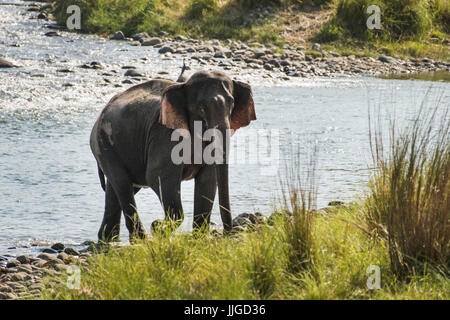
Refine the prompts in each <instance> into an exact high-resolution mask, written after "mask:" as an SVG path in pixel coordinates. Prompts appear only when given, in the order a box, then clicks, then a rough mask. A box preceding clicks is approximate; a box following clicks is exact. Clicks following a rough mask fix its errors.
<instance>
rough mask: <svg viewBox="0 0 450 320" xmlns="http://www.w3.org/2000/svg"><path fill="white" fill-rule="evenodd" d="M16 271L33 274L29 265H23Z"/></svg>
mask: <svg viewBox="0 0 450 320" xmlns="http://www.w3.org/2000/svg"><path fill="white" fill-rule="evenodd" d="M17 271H19V272H25V273H33V269H32V267H31V265H29V264H23V265H20V266H18V267H17Z"/></svg>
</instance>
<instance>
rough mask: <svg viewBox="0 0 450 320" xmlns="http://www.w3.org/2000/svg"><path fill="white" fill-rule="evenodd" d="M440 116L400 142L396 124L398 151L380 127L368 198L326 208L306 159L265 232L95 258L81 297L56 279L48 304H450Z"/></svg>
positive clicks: (165, 243) (142, 246) (147, 246)
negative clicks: (376, 274)
mask: <svg viewBox="0 0 450 320" xmlns="http://www.w3.org/2000/svg"><path fill="white" fill-rule="evenodd" d="M436 110H437V109H436ZM436 110H435V111H434V112H432V113H431V115H430V116H428V117H425V118H424V117H423V115H424V114H423V113H420V114H419V115H418V116H417V118H416V120H415V121H412V124H411V125H410V126H408V127H407V128H405V129H404V130H403V131H401V133H400V134H399V135H397V132H398V131H397V129H396V126H395V122H394V123H392V125H391V128H390V129H391V136H390V137H391V140H390V145H385V144H384V143H383V141H382V135H381V132H383V131H382V130H381V129H382V128H381V127H380V126H379V124H377V123H375V124H376V125H375V129H372V130H371V139H370V140H371V142H372V147H373V148H372V149H373V156H374V161H375V166H376V170H375V171H374V174H373V176H372V178H371V181H370V191H369V194H368V196H367V198H366V200H364V201H360V202H355V203H352V204H350V205H343V206H337V207H333V208H329V209H326V210H320V211H316V210H314V203H315V198H316V188H315V181H314V172H315V165H314V164H315V163H314V162H312V163H311V164H310V165H309V171H308V172H307V174H306V177H305V176H304V175H301V174H299V173H298V172H299V170H298V164H299V163H298V162H296V163H295V164H294V166H292V167H291V168H290V169H289V171H288V172H286V177H289V179H288V180H284V181H282V183H281V184H282V189H283V195H284V196H283V198H282V200H283V201H282V202H281V203H282V205H281V208H280V209H278V211H276V212H275V213H273V214H272V215H271V217H270V218H269V219H268V220H267V222H266V223H265V224H263V225H260V226H259V227H257V228H256V229H254V230H248V231H246V232H241V233H238V234H235V235H233V236H225V237H224V236H221V235H220V234H217V232H212V233H206V232H200V233H195V234H186V233H181V234H180V233H178V234H170V233H164V232H162V233H159V234H156V235H154V236H153V237H152V238H151V239H149V240H146V241H144V242H141V243H138V244H135V245H132V246H128V247H123V248H116V249H111V250H109V252H107V253H99V254H97V255H95V256H94V257H93V258H92V259H91V261H90V263H89V266H88V267H83V271H82V278H81V288H80V289H79V290H71V289H68V288H67V287H66V286H65V283H66V281H65V279H52V278H50V279H49V280H48V282H47V287H46V289H45V290H44V291H43V295H44V298H45V299H446V300H448V299H450V281H448V276H449V270H450V269H449V268H450V259H449V258H450V241H449V240H450V228H449V215H450V202H449V196H450V179H449V174H450V144H449V141H450V139H449V134H450V132H449V126H450V124H449V121H448V112H447V113H444V114H440V113H439V112H437V111H436ZM380 117H381V115H380ZM420 119H422V120H420ZM437 119H441V120H440V121H437ZM385 150H388V151H387V152H386V153H385ZM313 159H314V157H313ZM370 266H377V267H379V268H380V269H379V270H380V272H381V288H380V289H379V290H371V289H369V288H368V286H367V283H368V279H369V277H370V276H372V275H373V271H371V269H368V268H369V267H370ZM369 283H370V281H369Z"/></svg>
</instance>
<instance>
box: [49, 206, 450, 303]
mask: <svg viewBox="0 0 450 320" xmlns="http://www.w3.org/2000/svg"><path fill="white" fill-rule="evenodd" d="M362 208H363V207H362V206H360V205H358V204H353V205H351V206H348V207H339V208H335V209H332V210H329V211H328V212H327V213H326V214H324V213H321V214H316V215H314V218H313V220H312V229H311V235H312V236H313V244H312V245H313V246H312V248H310V250H311V260H309V262H308V263H306V264H305V263H302V264H298V265H297V266H300V265H302V268H292V266H295V264H296V263H299V262H302V260H301V258H300V257H302V256H303V254H302V252H304V251H299V253H300V254H293V253H294V251H293V250H294V248H297V249H299V250H305V248H303V247H302V246H301V245H299V243H297V242H291V241H290V240H293V239H295V238H294V237H292V238H290V237H289V236H288V235H289V233H288V232H289V231H288V230H292V229H291V228H292V226H289V227H288V226H287V225H286V224H287V223H289V222H288V221H289V220H287V219H283V218H281V217H280V219H279V220H278V221H276V223H275V225H274V226H269V225H266V226H263V227H262V228H259V229H258V230H256V231H254V232H248V233H242V234H240V235H238V236H236V237H233V238H230V237H228V238H224V237H213V236H193V235H190V234H182V235H173V236H171V237H154V238H152V239H151V240H149V241H148V242H145V243H143V244H140V245H134V246H130V247H126V248H121V249H115V250H111V251H110V252H109V253H107V254H99V255H97V256H96V257H95V258H94V259H93V260H92V261H91V263H90V266H89V269H86V268H83V271H82V273H81V289H80V290H70V289H67V287H66V286H65V279H63V281H61V283H60V284H58V283H59V282H54V281H50V282H49V284H48V288H47V289H46V290H45V291H44V298H45V299H449V298H450V295H449V293H450V282H449V281H448V278H446V276H445V275H443V274H441V273H438V272H435V271H432V270H427V271H426V272H424V273H421V274H412V275H411V276H410V277H409V279H408V281H399V280H398V278H397V276H396V275H395V274H394V273H393V272H392V271H391V269H390V260H389V245H388V241H387V240H385V239H378V240H377V241H375V240H374V239H372V238H371V237H370V236H368V234H367V232H366V231H365V230H364V228H363V227H361V225H362V224H363V221H364V213H363V211H364V210H363V209H362ZM291 235H292V234H291ZM293 245H294V246H295V247H294V246H293ZM299 258H300V260H299ZM370 265H377V266H379V267H380V268H381V290H369V289H368V288H367V286H366V282H367V279H368V277H369V276H370V275H371V274H367V273H366V270H367V268H368V267H369V266H370Z"/></svg>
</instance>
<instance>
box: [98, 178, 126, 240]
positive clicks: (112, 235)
mask: <svg viewBox="0 0 450 320" xmlns="http://www.w3.org/2000/svg"><path fill="white" fill-rule="evenodd" d="M121 212H122V208H121V207H120V203H119V200H118V199H117V196H116V194H115V192H114V190H113V187H112V185H111V183H109V181H108V183H107V184H106V191H105V214H104V216H103V221H102V225H101V226H100V230H99V231H98V239H99V240H102V241H118V240H119V234H120V214H121Z"/></svg>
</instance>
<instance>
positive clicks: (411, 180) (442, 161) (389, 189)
mask: <svg viewBox="0 0 450 320" xmlns="http://www.w3.org/2000/svg"><path fill="white" fill-rule="evenodd" d="M421 109H422V111H421V112H420V113H419V114H418V115H417V117H416V118H415V120H414V121H413V122H412V125H411V126H409V127H407V128H405V129H404V130H403V131H401V132H399V131H398V130H397V128H396V127H395V122H393V123H392V125H391V130H390V136H389V141H390V146H389V149H388V150H387V151H386V150H385V145H384V143H383V139H382V135H381V129H380V128H379V127H378V128H377V129H376V130H374V131H373V130H371V144H372V154H373V160H374V165H375V167H376V171H375V174H374V176H373V177H372V179H371V182H370V197H369V198H368V200H367V203H366V213H367V218H368V221H369V225H370V226H371V227H372V230H373V231H376V232H377V233H378V234H380V235H382V236H384V237H386V238H387V239H388V243H389V255H390V261H391V269H392V271H393V272H394V273H395V274H397V276H399V277H404V276H407V275H411V274H413V273H414V272H416V271H418V272H424V271H425V270H426V268H427V265H428V266H432V267H435V268H438V269H440V268H442V269H444V270H447V272H448V268H449V264H450V225H449V221H450V220H449V219H450V131H449V130H450V121H449V112H448V110H449V109H448V106H447V111H445V112H444V113H443V114H439V112H438V111H437V110H438V109H437V108H436V109H435V110H434V112H430V113H429V114H430V115H426V114H425V113H426V112H428V111H426V110H425V105H424V104H422V108H421ZM439 118H440V119H441V121H440V122H438V121H437V119H439Z"/></svg>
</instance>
